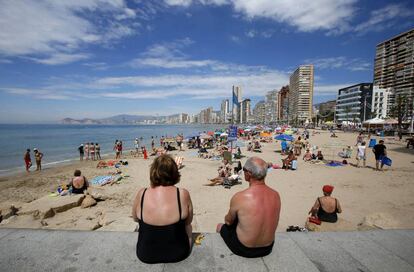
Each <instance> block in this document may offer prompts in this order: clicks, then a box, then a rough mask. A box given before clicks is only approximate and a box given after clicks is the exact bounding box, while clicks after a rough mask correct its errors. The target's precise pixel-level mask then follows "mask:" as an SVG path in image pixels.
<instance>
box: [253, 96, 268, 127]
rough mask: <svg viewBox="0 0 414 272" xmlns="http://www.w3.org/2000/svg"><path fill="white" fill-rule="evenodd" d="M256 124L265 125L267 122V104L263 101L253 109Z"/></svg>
mask: <svg viewBox="0 0 414 272" xmlns="http://www.w3.org/2000/svg"><path fill="white" fill-rule="evenodd" d="M253 116H254V122H255V123H256V124H263V123H264V121H265V102H264V101H263V100H261V101H259V102H257V103H256V105H255V106H254V109H253Z"/></svg>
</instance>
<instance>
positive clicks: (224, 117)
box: [220, 99, 230, 123]
mask: <svg viewBox="0 0 414 272" xmlns="http://www.w3.org/2000/svg"><path fill="white" fill-rule="evenodd" d="M229 117H230V107H229V100H228V99H224V100H223V101H221V107H220V119H221V120H220V121H221V123H228V122H229V119H230V118H229Z"/></svg>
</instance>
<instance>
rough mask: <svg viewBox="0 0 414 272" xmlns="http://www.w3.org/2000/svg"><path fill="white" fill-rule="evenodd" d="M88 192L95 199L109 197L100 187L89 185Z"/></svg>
mask: <svg viewBox="0 0 414 272" xmlns="http://www.w3.org/2000/svg"><path fill="white" fill-rule="evenodd" d="M88 194H89V195H91V196H92V197H93V198H94V199H95V200H97V201H105V200H107V199H110V198H111V197H110V195H109V194H108V193H106V192H105V189H104V188H101V187H95V186H93V187H92V186H91V187H89V188H88Z"/></svg>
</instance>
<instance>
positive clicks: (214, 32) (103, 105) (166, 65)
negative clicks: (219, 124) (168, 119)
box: [0, 0, 414, 123]
mask: <svg viewBox="0 0 414 272" xmlns="http://www.w3.org/2000/svg"><path fill="white" fill-rule="evenodd" d="M0 5H1V9H0V29H1V31H0V123H40V122H55V121H58V120H60V119H62V118H65V117H72V118H84V117H88V118H101V117H108V116H112V115H116V114H154V115H155V114H159V115H164V114H173V113H179V112H187V113H191V114H192V113H197V112H199V111H200V110H201V109H203V108H206V107H209V106H213V107H214V108H215V109H216V110H218V109H219V107H220V102H221V100H222V99H224V98H229V97H230V95H231V87H232V85H241V86H242V91H243V96H244V97H248V98H251V99H252V102H253V104H255V102H257V101H259V100H260V99H263V96H264V94H265V93H266V92H267V91H270V90H273V89H280V87H281V86H283V85H286V84H288V82H289V75H290V73H291V72H292V71H293V70H294V69H295V68H296V67H297V66H298V65H300V64H308V63H312V64H314V65H315V93H314V100H315V102H321V101H326V100H328V99H333V98H335V96H336V93H337V90H338V89H339V88H341V87H344V86H348V85H351V84H356V83H359V82H372V79H373V60H374V56H375V46H376V44H378V43H379V42H382V41H384V40H386V39H389V38H391V37H393V36H395V35H397V34H399V33H401V32H404V31H407V30H409V29H412V28H413V27H414V2H413V1H409V0H407V1H382V0H379V1H358V0H335V1H332V0H313V1H307V0H297V1H288V0H254V1H249V0H164V1H163V0H159V1H155V0H154V1H149V0H148V1H144V0H135V1H123V0H72V1H54V0H43V1H42V0H38V1H35V0H33V1H22V0H15V1H12V0H0Z"/></svg>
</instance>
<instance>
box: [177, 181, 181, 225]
mask: <svg viewBox="0 0 414 272" xmlns="http://www.w3.org/2000/svg"><path fill="white" fill-rule="evenodd" d="M177 201H178V211H179V212H180V220H181V200H180V189H178V188H177Z"/></svg>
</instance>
